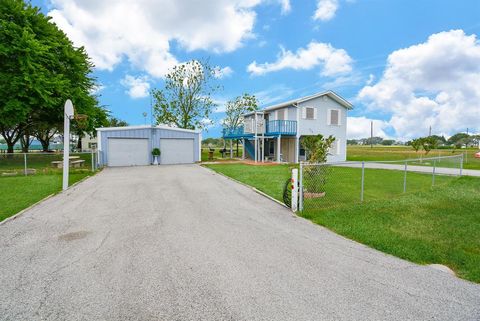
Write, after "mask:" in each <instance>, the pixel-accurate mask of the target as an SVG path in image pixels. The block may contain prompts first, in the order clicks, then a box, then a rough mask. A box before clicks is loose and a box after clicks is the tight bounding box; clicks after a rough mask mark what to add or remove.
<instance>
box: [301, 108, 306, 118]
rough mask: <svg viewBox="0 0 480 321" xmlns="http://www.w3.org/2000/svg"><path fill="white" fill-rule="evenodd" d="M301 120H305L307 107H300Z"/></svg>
mask: <svg viewBox="0 0 480 321" xmlns="http://www.w3.org/2000/svg"><path fill="white" fill-rule="evenodd" d="M302 119H307V107H302Z"/></svg>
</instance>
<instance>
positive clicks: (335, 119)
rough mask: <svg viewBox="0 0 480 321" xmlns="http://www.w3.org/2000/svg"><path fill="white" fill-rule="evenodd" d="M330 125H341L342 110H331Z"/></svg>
mask: <svg viewBox="0 0 480 321" xmlns="http://www.w3.org/2000/svg"><path fill="white" fill-rule="evenodd" d="M328 119H329V125H336V126H339V125H340V110H338V109H329V117H328Z"/></svg>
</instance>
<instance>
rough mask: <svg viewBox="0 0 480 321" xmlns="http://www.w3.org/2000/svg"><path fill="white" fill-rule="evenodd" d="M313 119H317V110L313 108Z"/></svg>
mask: <svg viewBox="0 0 480 321" xmlns="http://www.w3.org/2000/svg"><path fill="white" fill-rule="evenodd" d="M313 119H317V108H315V107H313Z"/></svg>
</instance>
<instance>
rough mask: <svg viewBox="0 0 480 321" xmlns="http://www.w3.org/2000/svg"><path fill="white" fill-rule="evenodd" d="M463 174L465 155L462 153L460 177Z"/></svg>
mask: <svg viewBox="0 0 480 321" xmlns="http://www.w3.org/2000/svg"><path fill="white" fill-rule="evenodd" d="M462 172H463V153H462V157H460V176H462Z"/></svg>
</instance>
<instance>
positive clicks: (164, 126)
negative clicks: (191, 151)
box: [96, 125, 201, 133]
mask: <svg viewBox="0 0 480 321" xmlns="http://www.w3.org/2000/svg"><path fill="white" fill-rule="evenodd" d="M149 128H159V129H166V130H174V131H179V132H188V133H200V132H201V131H200V130H193V129H185V128H177V127H170V126H166V125H157V126H151V125H140V126H124V127H101V128H96V130H97V131H100V132H104V131H112V130H134V129H149Z"/></svg>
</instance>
